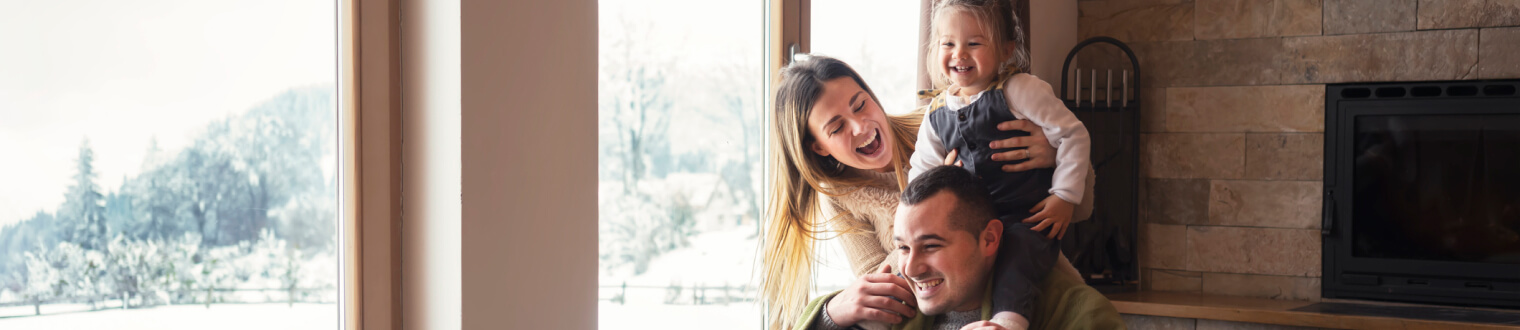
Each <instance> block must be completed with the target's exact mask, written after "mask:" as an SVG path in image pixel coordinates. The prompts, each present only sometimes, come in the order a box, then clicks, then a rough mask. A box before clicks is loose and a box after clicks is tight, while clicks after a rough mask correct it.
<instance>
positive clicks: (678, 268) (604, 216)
mask: <svg viewBox="0 0 1520 330" xmlns="http://www.w3.org/2000/svg"><path fill="white" fill-rule="evenodd" d="M776 1H785V0H776ZM773 2H775V1H771V2H766V1H758V0H757V1H726V2H725V1H703V0H660V1H634V0H602V1H600V2H599V3H598V4H599V7H600V9H599V10H600V17H599V26H598V28H599V36H598V39H599V40H598V41H599V44H598V45H599V54H598V58H599V65H598V72H599V74H600V76H599V79H598V81H599V86H598V88H597V92H598V93H597V96H598V101H599V102H598V105H599V109H598V111H599V112H598V115H599V116H598V121H599V125H598V133H599V141H600V143H599V150H598V152H599V163H600V164H599V172H598V177H599V182H600V183H599V185H598V189H599V190H600V191H599V193H598V203H599V214H600V216H599V219H598V220H599V229H600V232H599V237H598V242H599V244H600V249H599V252H600V268H599V272H600V281H599V286H600V289H599V290H598V291H599V297H598V298H599V299H600V301H599V302H598V313H599V314H600V315H599V321H600V325H601V328H603V329H624V328H644V327H648V326H649V325H650V324H660V326H661V327H664V328H686V329H709V328H714V327H720V328H739V329H745V328H748V329H759V328H761V327H762V326H763V325H764V322H763V319H764V314H763V313H764V312H763V309H762V308H761V306H760V305H759V303H760V302H759V301H758V299H759V297H760V295H759V291H758V288H757V287H756V285H757V284H758V283H759V281H758V278H757V277H756V276H757V273H756V272H755V269H757V268H756V266H758V265H759V264H758V263H759V253H758V250H757V249H758V247H759V246H760V239H762V237H763V236H762V235H760V230H761V228H762V226H761V225H760V222H761V221H765V219H764V218H763V217H762V216H761V212H762V211H763V206H764V204H763V198H765V195H766V193H765V192H764V190H762V187H763V186H764V184H763V182H762V177H761V174H762V173H763V170H764V169H763V168H762V166H764V164H766V159H767V157H766V155H765V154H764V153H765V152H767V151H766V150H764V146H765V139H766V138H767V136H766V134H767V132H768V127H767V126H766V125H769V122H768V115H767V114H768V113H769V112H768V110H769V109H766V108H764V104H765V102H764V101H765V100H766V99H768V98H771V97H773V96H772V95H770V93H769V92H768V91H766V90H764V88H765V87H766V86H765V82H767V81H769V79H771V78H773V77H771V76H769V75H768V74H767V71H766V68H765V63H767V59H766V57H765V56H764V55H765V54H766V53H767V52H774V51H775V50H774V49H771V48H770V46H767V45H769V44H768V43H767V41H766V37H767V34H766V31H774V30H769V29H771V28H774V26H771V25H770V24H773V22H776V21H774V19H777V17H766V13H767V11H768V10H772V9H773V8H774V7H772V5H773ZM811 3H812V6H811V8H808V9H806V10H810V11H811V15H812V20H811V23H810V24H811V25H812V34H811V35H812V42H811V47H812V48H811V49H812V52H813V53H815V54H826V55H830V56H835V57H838V58H840V59H843V60H844V61H846V62H848V63H850V64H851V65H852V66H854V67H855V68H856V69H857V70H859V71H860V72H861V74H862V76H863V77H865V79H866V81H867V83H869V84H871V87H872V88H873V90H874V91H875V92H876V93H877V95H878V96H880V97H881V98H882V99H883V100H882V103H883V106H885V108H886V109H887V110H888V111H889V112H892V113H905V112H908V111H911V110H912V108H913V106H914V105H915V104H916V103H915V99H914V91H915V88H916V84H915V83H916V78H917V76H916V75H915V73H916V72H917V71H918V70H917V64H916V63H917V56H918V45H917V43H918V41H917V40H918V21H919V6H920V3H919V2H918V1H897V2H890V3H878V2H872V1H857V0H849V1H834V0H813V1H812V2H811ZM790 4H793V3H788V5H790ZM777 14H778V13H772V15H777ZM794 14H795V13H780V15H794ZM820 244H822V245H823V246H821V249H820V250H821V251H822V252H821V253H820V254H821V255H820V257H821V259H820V260H821V262H822V263H823V265H821V266H822V267H821V268H819V272H818V273H817V274H816V279H817V280H816V281H815V283H816V284H817V286H816V288H817V289H819V290H822V291H827V290H834V289H838V288H841V287H843V286H844V285H846V284H848V283H850V282H851V281H852V280H853V278H854V276H853V275H852V274H851V273H850V271H849V265H848V262H847V261H846V259H845V258H844V256H843V252H842V251H841V250H840V249H839V247H838V244H836V243H835V242H832V241H825V242H821V243H820Z"/></svg>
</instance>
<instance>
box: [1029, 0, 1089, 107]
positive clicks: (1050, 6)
mask: <svg viewBox="0 0 1520 330" xmlns="http://www.w3.org/2000/svg"><path fill="white" fill-rule="evenodd" d="M1077 41H1078V40H1077V0H1041V1H1031V2H1030V3H1029V56H1030V61H1031V62H1032V63H1031V64H1032V67H1031V68H1030V69H1031V70H1030V71H1034V72H1033V73H1034V75H1035V76H1038V77H1040V79H1042V80H1045V82H1048V83H1050V84H1051V85H1052V86H1054V85H1055V84H1059V83H1061V76H1060V73H1061V61H1063V60H1065V59H1066V52H1069V51H1071V47H1074V46H1076V45H1077ZM1056 90H1058V91H1059V90H1060V87H1059V86H1056Z"/></svg>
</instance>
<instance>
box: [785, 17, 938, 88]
mask: <svg viewBox="0 0 1520 330" xmlns="http://www.w3.org/2000/svg"><path fill="white" fill-rule="evenodd" d="M812 4H813V7H812V12H811V16H812V21H811V22H810V24H811V25H810V26H809V29H811V30H812V34H811V36H810V39H809V40H810V41H809V47H810V48H811V50H812V53H813V54H818V55H827V56H830V57H834V58H837V59H839V60H841V61H844V62H845V63H849V64H850V67H852V68H854V69H855V71H856V72H859V73H860V76H861V77H862V78H865V80H866V84H869V85H871V91H872V92H874V93H876V97H878V98H881V106H882V109H884V110H886V111H887V113H897V114H901V113H907V112H909V111H912V110H913V108H914V107H915V106H916V105H917V104H918V103H917V91H918V71H919V68H918V50H919V48H921V47H920V45H919V42H918V33H919V24H918V20H919V14H920V6H921V4H920V3H919V2H918V1H872V0H813V1H812Z"/></svg>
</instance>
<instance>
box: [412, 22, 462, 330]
mask: <svg viewBox="0 0 1520 330" xmlns="http://www.w3.org/2000/svg"><path fill="white" fill-rule="evenodd" d="M401 37H402V41H401V43H402V50H401V79H402V80H401V84H402V88H401V90H402V97H401V104H402V130H403V132H405V135H404V137H403V138H402V143H401V144H402V161H401V162H402V165H401V166H402V213H403V217H402V225H401V230H402V231H401V232H402V234H401V240H402V245H401V264H402V279H401V282H402V283H401V299H402V307H401V309H402V318H401V322H402V324H403V327H404V328H405V329H459V328H460V320H461V313H460V310H461V300H460V296H461V295H460V292H461V289H462V287H463V285H462V282H461V271H460V270H461V267H460V265H461V259H460V258H461V254H460V230H461V229H460V228H461V227H460V224H461V223H460V214H461V210H462V204H461V199H460V193H461V185H460V181H461V179H462V178H463V177H464V176H463V175H462V172H461V161H460V160H461V157H460V155H461V149H460V146H461V143H460V141H461V140H460V138H461V125H460V123H461V117H460V99H461V98H460V86H461V85H460V72H461V66H460V49H461V47H460V3H459V1H447V0H446V1H422V0H402V1H401Z"/></svg>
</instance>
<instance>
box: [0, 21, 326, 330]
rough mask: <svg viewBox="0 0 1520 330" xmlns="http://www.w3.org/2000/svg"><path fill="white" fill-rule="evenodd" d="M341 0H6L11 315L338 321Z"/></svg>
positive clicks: (113, 323)
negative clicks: (338, 34) (338, 57)
mask: <svg viewBox="0 0 1520 330" xmlns="http://www.w3.org/2000/svg"><path fill="white" fill-rule="evenodd" d="M336 9H337V5H336V4H335V3H334V2H331V1H327V2H324V1H308V0H276V1H270V0H258V1H251V0H235V1H198V0H146V1H128V2H123V1H7V2H0V44H3V45H5V46H4V48H5V50H4V51H0V155H4V157H3V159H4V161H0V182H3V184H0V328H3V329H90V328H110V329H204V328H211V327H227V326H232V327H234V328H249V329H335V328H337V327H338V324H339V321H338V318H339V315H340V314H339V311H338V307H337V306H338V305H337V304H336V302H337V299H338V297H339V294H338V291H339V285H338V283H339V282H340V281H339V275H338V274H339V272H338V267H339V264H338V259H339V254H340V251H341V249H340V247H339V244H338V241H337V233H338V231H337V228H338V224H337V219H338V212H339V210H341V207H340V204H339V202H338V199H337V192H338V191H339V190H340V189H339V183H338V180H337V177H338V168H337V163H338V157H337V156H336V155H337V152H338V150H337V137H338V136H339V133H338V132H337V127H339V125H338V123H337V121H338V116H337V114H338V109H337V92H336V85H335V79H336V77H337V61H336V59H337V54H336V51H337V38H336V37H337V32H336V28H337V23H336V19H337V12H336Z"/></svg>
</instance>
